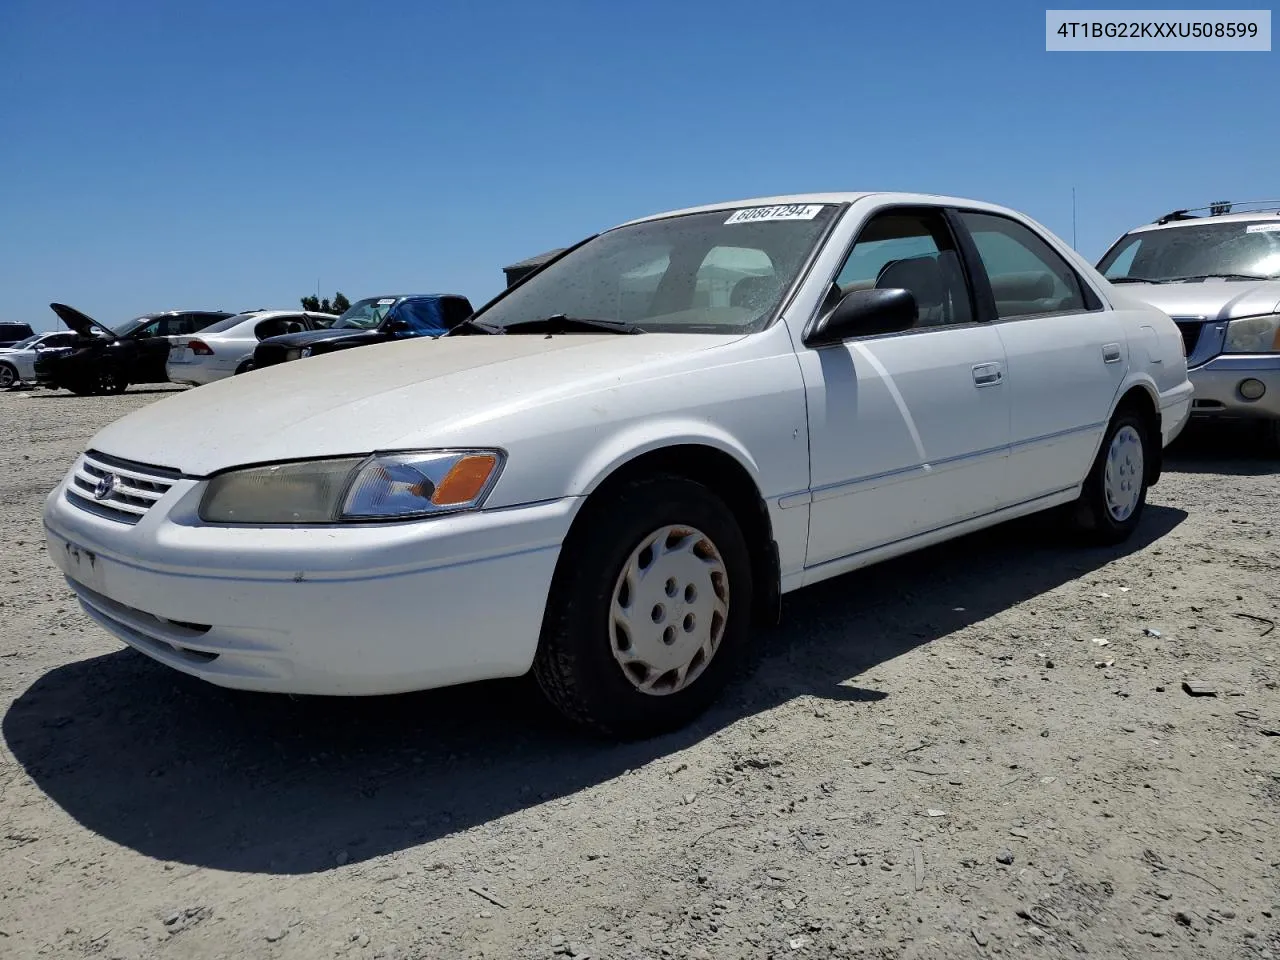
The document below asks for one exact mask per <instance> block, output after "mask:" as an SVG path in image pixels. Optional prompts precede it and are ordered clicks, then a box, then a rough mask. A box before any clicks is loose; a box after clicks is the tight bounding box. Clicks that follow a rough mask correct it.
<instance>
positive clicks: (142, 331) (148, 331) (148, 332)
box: [129, 320, 164, 340]
mask: <svg viewBox="0 0 1280 960" xmlns="http://www.w3.org/2000/svg"><path fill="white" fill-rule="evenodd" d="M162 323H163V321H162V320H152V321H151V322H150V323H148V324H147V325H146V326H145V327H140V328H139V329H137V330H135V331H134V332H133V333H131V334H130V335H129V339H131V340H141V339H142V338H143V337H159V336H162V335H163V333H164V331H163V329H162V327H161V324H162Z"/></svg>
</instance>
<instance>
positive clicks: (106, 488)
mask: <svg viewBox="0 0 1280 960" xmlns="http://www.w3.org/2000/svg"><path fill="white" fill-rule="evenodd" d="M115 489H116V475H115V474H114V473H108V474H105V475H104V476H103V477H102V479H101V480H99V481H98V484H97V486H95V487H94V488H93V499H95V500H105V499H107V497H109V496H111V494H112V493H113V492H114V491H115Z"/></svg>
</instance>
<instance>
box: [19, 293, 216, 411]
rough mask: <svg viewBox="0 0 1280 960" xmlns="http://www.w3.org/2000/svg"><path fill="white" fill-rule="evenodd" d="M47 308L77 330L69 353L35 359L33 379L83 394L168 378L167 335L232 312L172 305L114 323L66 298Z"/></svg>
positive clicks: (118, 390) (204, 324) (189, 331)
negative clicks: (96, 317) (69, 303)
mask: <svg viewBox="0 0 1280 960" xmlns="http://www.w3.org/2000/svg"><path fill="white" fill-rule="evenodd" d="M49 307H50V308H51V309H52V310H53V312H54V313H56V314H57V315H58V319H59V320H61V321H62V322H63V323H64V324H66V325H67V327H68V328H69V329H71V330H72V331H74V332H75V334H76V342H75V345H74V346H73V348H72V349H71V351H70V352H66V353H59V354H56V355H52V356H48V357H41V358H40V359H39V360H37V361H36V366H35V374H36V382H37V383H38V384H40V385H41V386H44V387H52V388H61V389H64V390H70V391H71V392H72V393H78V394H81V395H86V394H95V393H121V392H122V391H124V390H125V388H127V387H128V386H129V384H131V383H167V382H168V376H167V374H166V373H165V363H166V361H167V360H168V359H169V340H168V339H167V338H169V337H175V336H182V335H185V334H192V333H196V332H197V331H199V330H203V329H204V328H205V327H207V326H209V324H211V323H215V322H217V321H218V320H221V319H223V318H225V317H230V316H232V314H231V313H229V312H227V311H225V310H170V311H167V312H164V313H148V314H144V315H143V316H140V317H135V318H134V319H132V320H127V321H125V322H124V323H121V324H118V325H117V326H115V327H114V328H112V327H108V326H106V325H105V324H102V323H99V322H98V321H97V320H94V319H93V318H92V317H90V316H89V315H88V314H85V313H82V312H81V311H79V310H77V309H76V308H75V307H69V306H67V305H66V304H65V303H51V304H49Z"/></svg>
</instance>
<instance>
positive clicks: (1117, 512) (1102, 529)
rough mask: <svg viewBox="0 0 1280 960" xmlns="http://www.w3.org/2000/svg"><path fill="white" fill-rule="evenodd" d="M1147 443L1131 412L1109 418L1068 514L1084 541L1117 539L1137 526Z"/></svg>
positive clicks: (1144, 498)
mask: <svg viewBox="0 0 1280 960" xmlns="http://www.w3.org/2000/svg"><path fill="white" fill-rule="evenodd" d="M1152 442H1158V441H1153V440H1152V439H1151V436H1150V429H1149V427H1148V425H1147V423H1146V421H1145V420H1144V419H1143V418H1142V417H1141V416H1140V415H1139V414H1138V413H1136V412H1135V411H1133V410H1129V409H1122V410H1120V411H1118V412H1117V413H1116V415H1115V416H1114V417H1113V418H1112V419H1111V423H1110V424H1108V426H1107V432H1106V435H1105V436H1104V437H1103V439H1102V446H1101V448H1100V449H1099V450H1098V456H1097V458H1096V459H1095V460H1094V462H1093V468H1092V469H1091V470H1090V471H1089V476H1088V477H1087V478H1086V480H1085V483H1084V489H1083V490H1082V491H1081V493H1080V498H1079V499H1078V500H1077V501H1076V503H1075V505H1074V509H1073V512H1072V518H1073V520H1074V524H1075V527H1076V529H1077V530H1078V531H1079V532H1080V533H1081V534H1083V535H1084V536H1085V537H1086V538H1087V539H1088V540H1090V541H1092V542H1094V543H1100V544H1112V543H1120V542H1121V541H1123V540H1127V539H1128V538H1129V537H1130V536H1131V535H1132V534H1133V531H1134V530H1135V529H1137V526H1138V522H1139V521H1140V520H1141V518H1142V510H1143V508H1144V507H1145V506H1146V503H1147V474H1148V464H1150V463H1151V462H1152V458H1153V456H1154V453H1153V451H1152V450H1151V443H1152Z"/></svg>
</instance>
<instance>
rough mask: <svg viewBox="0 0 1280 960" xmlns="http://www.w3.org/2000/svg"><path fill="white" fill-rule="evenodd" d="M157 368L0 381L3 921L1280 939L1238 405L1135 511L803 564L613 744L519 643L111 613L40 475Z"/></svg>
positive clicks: (188, 944) (327, 940) (934, 940)
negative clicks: (281, 651) (832, 572)
mask: <svg viewBox="0 0 1280 960" xmlns="http://www.w3.org/2000/svg"><path fill="white" fill-rule="evenodd" d="M158 393H159V392H158V391H145V390H142V389H136V388H135V389H134V390H131V391H130V392H129V393H127V394H125V395H123V396H119V397H110V398H77V397H71V396H68V395H64V394H62V393H54V394H50V393H46V392H18V393H8V394H0V462H2V463H3V467H4V468H3V470H2V471H0V534H2V535H3V538H4V560H5V562H4V564H3V571H4V578H3V583H2V584H0V712H2V713H3V720H2V731H3V741H2V743H3V746H0V956H3V957H6V958H8V957H13V958H19V957H32V956H56V957H80V956H99V957H104V958H113V957H128V958H144V957H145V958H150V957H195V958H213V957H226V958H232V957H235V958H241V957H273V958H274V957H279V958H286V957H288V958H316V957H358V958H375V957H379V958H382V957H385V958H390V957H401V958H417V957H424V958H425V957H430V958H436V957H439V958H455V957H456V958H471V957H482V956H483V957H488V958H507V957H510V958H552V957H557V956H562V957H576V958H583V957H593V958H598V960H608V958H640V957H672V958H685V957H689V958H716V960H721V958H738V957H752V958H755V957H794V958H797V960H799V958H806V957H825V956H841V957H843V956H862V957H881V958H907V957H948V958H951V957H982V956H987V955H996V956H1006V957H1012V956H1017V957H1049V956H1055V957H1056V956H1071V955H1075V954H1080V953H1090V954H1093V955H1097V956H1105V957H1135V958H1136V957H1149V956H1165V955H1169V956H1186V955H1188V954H1192V955H1197V956H1199V955H1203V956H1207V957H1213V958H1215V960H1216V958H1234V957H1244V958H1255V957H1256V958H1266V957H1275V958H1280V736H1277V733H1280V692H1278V691H1277V682H1278V681H1280V666H1277V661H1276V655H1277V654H1276V652H1277V641H1278V640H1280V631H1275V632H1269V631H1270V627H1269V625H1268V622H1267V621H1268V619H1280V613H1278V612H1277V606H1278V605H1280V577H1277V570H1278V569H1280V559H1278V557H1277V547H1278V546H1280V542H1278V541H1280V537H1276V536H1274V531H1275V529H1276V523H1277V517H1280V496H1278V495H1280V483H1278V482H1277V476H1278V475H1280V461H1269V460H1265V459H1261V458H1259V457H1249V456H1241V455H1237V452H1238V450H1239V449H1241V448H1240V447H1238V446H1237V445H1236V444H1239V443H1241V442H1242V441H1243V440H1244V438H1235V437H1232V438H1228V439H1226V440H1224V439H1220V438H1216V437H1209V438H1205V437H1197V436H1196V435H1195V434H1192V435H1190V436H1188V437H1187V438H1186V439H1185V440H1184V441H1183V442H1182V443H1181V448H1180V449H1179V450H1177V451H1176V454H1175V456H1174V457H1173V459H1172V463H1171V464H1170V466H1169V471H1168V472H1167V473H1166V475H1165V477H1164V479H1163V480H1162V481H1161V483H1160V485H1159V486H1158V487H1157V488H1156V489H1155V490H1154V491H1153V492H1152V505H1151V506H1150V507H1149V508H1148V513H1147V516H1146V518H1145V520H1144V523H1143V526H1142V528H1141V530H1140V532H1139V535H1138V536H1137V538H1136V539H1135V540H1134V541H1133V542H1132V543H1130V544H1128V545H1126V546H1125V547H1124V548H1121V549H1107V550H1082V549H1080V548H1070V547H1066V546H1064V545H1063V544H1061V543H1060V542H1059V541H1058V540H1056V539H1055V536H1054V534H1053V531H1052V529H1051V528H1049V527H1048V526H1047V525H1046V524H1044V523H1043V522H1036V521H1034V520H1033V521H1030V522H1021V523H1017V524H1012V525H1008V526H1005V527H1002V528H999V529H997V530H994V531H989V532H987V533H984V534H979V535H977V536H974V537H969V538H966V539H964V540H963V541H960V542H958V543H954V544H951V545H948V546H945V547H942V548H938V549H933V550H930V551H927V552H925V553H923V554H919V555H916V556H915V557H912V558H907V559H904V560H900V561H896V562H893V563H890V564H887V565H884V566H881V567H879V568H875V569H872V570H867V571H863V572H861V573H858V574H853V575H850V576H847V577H844V578H841V579H839V580H837V581H835V582H831V583H827V584H824V585H821V586H819V587H815V588H811V589H808V590H805V591H802V592H800V593H798V594H793V595H791V596H789V597H788V598H787V602H786V611H785V614H786V616H785V621H784V625H783V626H782V627H780V628H778V629H776V630H773V631H769V632H768V633H766V634H764V635H763V636H762V637H761V638H760V640H761V643H760V656H759V658H758V660H759V662H758V663H757V664H756V665H755V666H754V667H753V669H752V671H751V672H750V674H749V676H748V677H747V678H745V679H744V680H743V681H742V682H740V683H739V684H738V685H737V686H736V687H734V688H733V690H732V691H731V694H730V696H729V697H728V698H727V699H726V701H725V702H724V703H723V705H722V706H721V707H720V708H718V709H717V710H715V711H714V712H713V713H711V714H710V715H708V716H706V717H705V718H704V719H703V720H702V721H701V722H700V723H699V724H698V725H697V726H696V727H695V728H693V729H690V730H688V731H686V732H684V733H682V734H679V735H675V736H670V737H666V738H662V739H659V740H656V741H651V742H647V743H643V744H633V745H627V746H616V745H610V744H601V743H597V742H593V741H589V740H586V739H584V738H582V737H580V736H578V735H577V734H575V733H573V732H571V731H568V730H566V729H565V728H564V727H562V726H561V725H560V724H559V723H558V722H557V720H556V719H555V718H554V717H553V716H551V715H550V714H549V712H548V710H547V709H546V708H544V707H543V706H542V704H541V702H540V701H539V699H538V698H537V696H536V694H535V693H533V692H532V691H531V689H530V686H529V684H528V683H526V682H524V681H513V682H501V683H491V684H480V685H476V686H472V687H467V688H461V689H454V690H448V691H442V692H435V693H428V694H417V695H412V696H404V697H395V698H383V699H378V700H358V701H348V700H342V701H333V700H315V701H304V700H291V699H289V698H286V697H272V696H261V695H249V694H237V693H232V692H228V691H223V690H219V689H217V688H215V687H212V686H207V685H203V684H201V683H199V682H196V681H193V680H189V679H186V678H184V677H182V676H180V675H179V674H177V673H175V672H173V671H170V670H168V669H166V668H164V667H161V666H159V665H156V664H153V663H152V662H151V661H149V660H147V659H145V658H144V657H142V656H141V655H139V654H135V653H133V652H131V651H128V650H126V649H122V648H121V645H120V644H119V643H117V642H116V641H115V640H113V639H112V638H110V637H109V636H108V635H107V634H106V633H104V632H103V631H102V630H101V629H99V628H97V627H96V626H95V625H94V624H92V623H91V622H90V621H89V620H88V619H87V618H86V617H85V616H84V615H83V614H82V613H81V612H80V611H79V608H78V606H77V605H76V604H75V603H74V602H73V601H72V599H71V597H70V595H69V593H68V591H67V590H66V589H65V588H64V586H63V584H62V582H61V580H60V579H59V577H58V576H57V575H56V574H55V570H54V567H53V566H52V564H50V562H49V561H48V560H47V559H46V557H45V553H44V548H43V542H42V539H41V527H40V520H39V515H40V508H41V504H42V501H43V498H44V496H45V494H46V493H47V491H48V490H49V489H50V488H51V487H52V485H53V484H54V483H55V482H56V481H57V479H58V477H59V476H60V475H61V473H62V472H63V471H64V470H65V469H66V467H67V466H68V465H69V463H70V461H71V459H72V458H73V456H74V455H75V454H76V453H77V452H78V451H79V450H80V449H81V447H82V446H83V445H84V444H85V442H86V441H87V440H88V438H89V437H90V436H91V435H92V433H93V432H94V431H95V430H96V429H98V428H99V427H100V426H102V425H104V424H106V423H108V422H109V421H110V420H112V419H114V418H116V417H118V416H120V415H122V414H124V413H126V412H127V411H129V410H132V409H135V408H137V407H139V406H142V405H143V404H146V403H150V402H153V401H155V400H156V399H157V395H158ZM1095 638H1097V639H1105V640H1106V641H1108V642H1107V643H1106V644H1105V645H1103V644H1100V643H1098V642H1097V640H1096V639H1095ZM1187 678H1193V679H1198V680H1203V681H1206V682H1208V683H1211V684H1212V685H1213V686H1214V688H1215V689H1216V691H1217V695H1216V696H1212V697H1210V696H1203V697H1193V696H1190V695H1188V694H1187V693H1186V692H1184V690H1183V688H1182V683H1183V681H1184V680H1185V679H1187Z"/></svg>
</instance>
